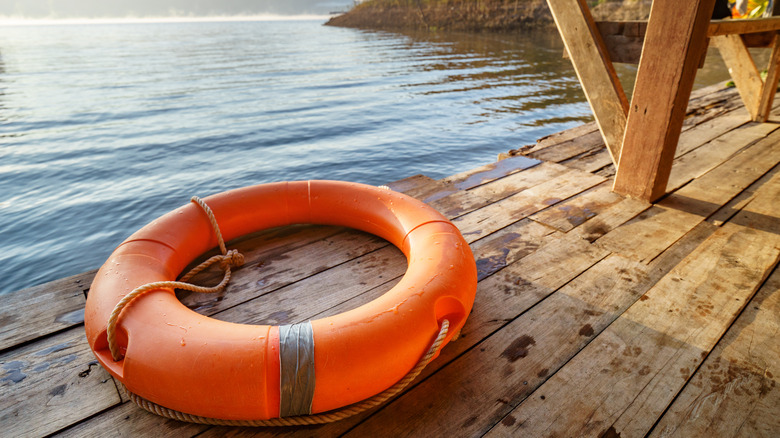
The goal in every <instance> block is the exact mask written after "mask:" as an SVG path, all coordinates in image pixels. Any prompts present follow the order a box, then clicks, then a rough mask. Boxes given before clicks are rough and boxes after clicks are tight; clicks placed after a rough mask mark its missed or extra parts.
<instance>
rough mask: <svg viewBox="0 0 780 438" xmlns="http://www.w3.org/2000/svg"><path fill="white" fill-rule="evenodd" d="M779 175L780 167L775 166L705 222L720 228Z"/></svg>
mask: <svg viewBox="0 0 780 438" xmlns="http://www.w3.org/2000/svg"><path fill="white" fill-rule="evenodd" d="M778 173H780V165H775V167H774V168H772V170H770V171H769V172H767V173H765V174H764V176H762V177H761V178H759V179H757V180H756V181H755V182H754V183H753V184H751V185H750V186H748V187H747V188H746V189H745V190H743V191H742V192H740V194H739V195H737V196H735V197H734V198H733V199H731V200H730V201H729V202H728V203H726V205H724V206H723V207H721V208H720V209H718V211H716V212H715V213H714V214H712V215H711V216H710V217H708V218H707V222H709V223H711V224H713V225H717V226H721V225H723V224H724V223H726V222H727V221H729V220H731V218H733V217H734V216H736V214H737V213H739V212H740V211H742V209H743V208H745V206H746V205H748V204H749V203H750V202H752V201H753V199H755V198H756V196H757V195H758V191H759V190H760V189H761V188H762V187H764V185H765V184H766V183H767V182H768V181H769V180H771V179H772V178H774V177H775V176H776V175H777V174H778Z"/></svg>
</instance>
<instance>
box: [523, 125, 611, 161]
mask: <svg viewBox="0 0 780 438" xmlns="http://www.w3.org/2000/svg"><path fill="white" fill-rule="evenodd" d="M603 146H604V139H602V138H601V134H600V133H599V132H598V131H596V132H591V133H589V134H585V135H583V136H582V137H578V138H575V139H571V140H567V141H565V142H563V143H559V144H557V145H555V147H547V148H545V149H541V150H539V151H536V152H531V153H529V154H527V155H528V156H529V157H533V158H536V159H539V160H544V161H552V162H553V163H559V162H561V161H564V160H568V159H569V158H572V157H574V156H576V155H579V154H582V153H584V152H589V151H592V150H594V149H597V148H601V147H603Z"/></svg>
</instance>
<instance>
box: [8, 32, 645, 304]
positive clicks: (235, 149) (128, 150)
mask: <svg viewBox="0 0 780 438" xmlns="http://www.w3.org/2000/svg"><path fill="white" fill-rule="evenodd" d="M321 24H322V22H321V21H288V22H279V21H275V22H262V21H254V22H211V23H203V22H198V23H123V24H116V23H115V24H81V25H75V24H73V25H47V26H19V27H13V26H11V27H3V28H0V242H2V247H1V248H2V253H0V294H2V293H7V292H9V291H13V290H17V289H21V288H24V287H29V286H31V285H35V284H39V283H42V282H45V281H50V280H53V279H57V278H60V277H64V276H68V275H73V274H77V273H80V272H83V271H85V270H88V269H92V268H96V267H98V266H100V265H101V264H102V263H103V261H105V259H106V258H107V257H108V255H109V254H110V253H111V251H112V250H113V249H114V248H115V247H116V245H118V244H119V243H120V242H121V241H122V240H124V239H125V238H126V237H127V236H129V235H130V234H131V233H132V232H133V231H135V230H137V229H138V228H140V227H141V226H143V225H144V224H146V223H148V222H150V221H151V220H152V219H154V218H156V217H158V216H160V215H162V214H163V213H165V212H167V211H169V210H171V209H173V208H175V207H177V206H179V205H182V204H185V203H186V202H187V201H188V199H189V198H190V197H191V196H192V195H198V196H207V195H209V194H213V193H217V192H221V191H225V190H228V189H232V188H236V187H242V186H246V185H252V184H259V183H264V182H270V181H280V180H302V179H338V180H350V181H357V182H363V183H368V184H377V185H378V184H383V183H387V182H390V181H394V180H398V179H401V178H404V177H407V176H411V175H414V174H418V173H422V174H426V175H428V176H430V177H433V178H441V177H444V176H447V175H451V174H454V173H457V172H460V171H463V170H467V169H470V168H474V167H476V166H479V165H482V164H485V163H489V162H492V161H494V160H495V157H496V155H497V154H498V153H499V152H505V151H507V150H509V149H513V148H517V147H520V146H522V145H525V144H531V143H533V142H534V141H535V140H536V139H537V138H539V137H542V136H544V135H547V134H551V133H554V132H557V131H560V130H563V129H566V128H570V127H573V126H576V125H578V124H580V123H582V122H584V121H588V120H590V119H591V115H590V111H589V108H588V106H587V104H586V103H585V100H584V97H583V95H582V92H581V91H580V88H579V84H578V82H577V79H576V77H575V75H574V72H573V70H572V68H571V64H570V63H569V61H567V60H564V59H562V58H561V53H562V45H561V43H560V40H559V39H558V37H557V34H556V33H555V32H554V31H552V32H549V31H548V32H537V33H531V34H525V35H449V34H438V35H433V36H431V35H413V34H412V35H401V34H393V33H382V32H367V31H357V30H352V29H339V28H332V27H325V26H322V25H321ZM631 73H632V70H631V68H628V69H625V68H624V69H622V70H621V74H622V75H623V76H626V77H628V78H629V79H627V80H629V82H630V76H631Z"/></svg>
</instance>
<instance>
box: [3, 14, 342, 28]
mask: <svg viewBox="0 0 780 438" xmlns="http://www.w3.org/2000/svg"><path fill="white" fill-rule="evenodd" d="M333 17H334V14H328V15H315V14H302V15H275V14H258V15H224V16H218V15H217V16H197V17H194V16H171V17H96V18H86V17H63V18H28V17H14V16H0V26H46V25H69V24H73V25H78V24H145V23H222V22H226V23H230V22H242V21H323V22H324V21H326V20H329V19H331V18H333Z"/></svg>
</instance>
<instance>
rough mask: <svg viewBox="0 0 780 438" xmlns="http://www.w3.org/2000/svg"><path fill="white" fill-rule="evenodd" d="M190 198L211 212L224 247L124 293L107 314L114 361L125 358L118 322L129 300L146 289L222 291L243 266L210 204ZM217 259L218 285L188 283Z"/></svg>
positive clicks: (218, 237)
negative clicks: (175, 275)
mask: <svg viewBox="0 0 780 438" xmlns="http://www.w3.org/2000/svg"><path fill="white" fill-rule="evenodd" d="M191 201H192V202H194V203H196V204H198V205H199V206H200V208H201V209H202V210H203V211H204V212H205V213H206V215H208V217H209V221H210V222H211V227H212V228H213V229H214V234H216V235H217V242H218V243H219V249H220V251H222V254H221V255H215V256H213V257H211V258H209V259H208V260H206V261H205V262H203V263H201V264H200V265H198V266H196V267H195V268H193V269H192V270H190V272H188V273H187V274H185V275H184V276H183V277H182V278H181V279H180V280H179V281H156V282H154V283H147V284H145V285H143V286H139V287H137V288H135V289H133V291H132V292H130V293H129V294H127V295H125V297H124V298H122V300H120V301H119V302H118V303H117V304H116V306H115V307H114V310H113V311H112V312H111V316H110V317H109V318H108V327H106V335H107V337H108V348H109V350H111V356H112V357H113V358H114V360H115V361H118V360H120V359H121V358H122V354H121V352H120V351H119V345H117V342H116V323H117V321H118V320H119V315H120V314H121V313H122V310H123V309H124V308H125V307H126V306H127V305H128V304H130V302H132V301H133V300H134V299H136V298H137V297H139V296H140V295H143V294H144V293H146V292H149V291H152V290H158V289H183V290H188V291H192V292H199V293H204V294H208V293H215V292H221V291H222V290H223V289H225V286H227V284H228V282H230V275H231V270H230V268H231V266H241V265H243V264H244V256H243V255H242V254H241V253H239V252H238V251H236V250H235V249H231V250H230V251H228V250H227V248H225V241H224V240H223V239H222V232H221V231H220V230H219V225H218V224H217V219H216V218H215V217H214V213H213V212H212V211H211V208H209V206H208V205H206V203H205V202H203V200H202V199H200V198H198V197H197V196H193V197H192V199H191ZM217 262H218V263H219V265H220V268H221V269H222V270H223V271H225V275H224V277H222V281H220V282H219V284H218V285H216V286H213V287H206V286H198V285H195V284H192V283H186V281H187V280H189V279H190V278H192V277H193V276H195V275H196V274H198V273H199V272H201V271H203V270H204V269H206V268H208V267H209V266H211V265H213V264H214V263H217Z"/></svg>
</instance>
